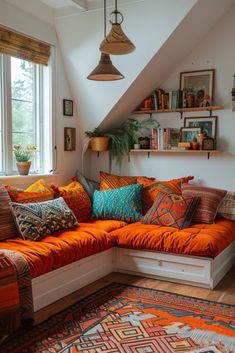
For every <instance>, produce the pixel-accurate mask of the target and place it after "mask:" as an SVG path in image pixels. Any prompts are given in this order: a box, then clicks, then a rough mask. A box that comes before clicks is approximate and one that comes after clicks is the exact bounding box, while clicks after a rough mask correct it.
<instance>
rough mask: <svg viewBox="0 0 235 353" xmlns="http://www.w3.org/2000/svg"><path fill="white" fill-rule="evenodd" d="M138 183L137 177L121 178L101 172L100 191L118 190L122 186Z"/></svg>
mask: <svg viewBox="0 0 235 353" xmlns="http://www.w3.org/2000/svg"><path fill="white" fill-rule="evenodd" d="M136 182H137V178H136V177H131V176H120V175H113V174H109V173H105V172H100V190H110V189H117V188H120V187H122V186H127V185H132V184H136Z"/></svg>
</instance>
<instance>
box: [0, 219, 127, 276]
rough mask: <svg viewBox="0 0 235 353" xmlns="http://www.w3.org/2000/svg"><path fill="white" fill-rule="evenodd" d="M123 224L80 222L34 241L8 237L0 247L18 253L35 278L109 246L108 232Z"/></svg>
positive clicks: (119, 222) (110, 245)
mask: <svg viewBox="0 0 235 353" xmlns="http://www.w3.org/2000/svg"><path fill="white" fill-rule="evenodd" d="M125 225H126V223H125V222H123V221H89V222H87V223H80V227H76V228H73V229H68V230H66V231H60V232H56V233H54V234H53V236H52V235H50V236H46V237H44V238H42V239H41V240H40V241H37V242H32V241H29V240H28V241H27V240H23V239H21V238H14V239H9V240H6V241H4V242H1V243H0V249H8V250H12V251H17V252H19V253H21V254H22V255H23V256H24V258H25V259H26V260H27V262H28V264H29V268H30V273H31V276H32V278H34V277H37V276H40V275H42V274H44V273H47V272H50V271H53V270H55V269H57V268H59V267H62V266H65V265H67V264H70V263H72V262H74V261H77V260H80V259H82V258H84V257H87V256H90V255H94V254H97V253H99V252H102V251H105V250H107V249H110V248H111V247H112V246H113V244H112V242H111V240H110V239H109V237H108V232H110V231H113V230H115V229H118V228H120V227H123V226H125Z"/></svg>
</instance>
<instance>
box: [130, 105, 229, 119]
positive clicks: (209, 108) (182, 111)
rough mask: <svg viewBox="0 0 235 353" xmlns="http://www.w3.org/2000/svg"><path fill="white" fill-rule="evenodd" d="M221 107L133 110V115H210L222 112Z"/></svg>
mask: <svg viewBox="0 0 235 353" xmlns="http://www.w3.org/2000/svg"><path fill="white" fill-rule="evenodd" d="M223 109H224V107H223V106H222V105H211V106H208V107H194V108H177V109H158V110H135V111H134V112H133V114H138V115H139V114H159V113H181V117H182V113H185V112H205V111H208V112H210V115H211V114H212V111H213V110H223Z"/></svg>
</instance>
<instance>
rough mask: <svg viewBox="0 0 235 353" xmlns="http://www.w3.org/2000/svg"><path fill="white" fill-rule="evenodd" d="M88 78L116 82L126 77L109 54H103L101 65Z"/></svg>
mask: <svg viewBox="0 0 235 353" xmlns="http://www.w3.org/2000/svg"><path fill="white" fill-rule="evenodd" d="M104 38H106V0H104ZM87 78H88V80H93V81H116V80H121V79H123V78H124V76H123V75H122V74H121V72H119V71H118V69H116V67H115V66H114V65H113V64H112V61H111V59H110V56H109V54H106V53H103V52H101V57H100V61H99V64H98V65H97V66H96V68H95V69H94V70H93V71H92V72H91V73H90V74H89V75H88V76H87Z"/></svg>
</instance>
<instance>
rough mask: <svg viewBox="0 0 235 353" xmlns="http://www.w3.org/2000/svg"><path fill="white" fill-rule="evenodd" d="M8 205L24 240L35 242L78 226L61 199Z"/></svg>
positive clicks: (72, 214)
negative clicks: (59, 231)
mask: <svg viewBox="0 0 235 353" xmlns="http://www.w3.org/2000/svg"><path fill="white" fill-rule="evenodd" d="M10 205H11V209H12V213H13V216H14V220H15V223H16V225H17V228H18V230H19V233H20V236H21V237H22V238H23V239H25V240H37V239H39V238H41V237H43V236H45V235H49V234H51V233H54V232H56V231H58V230H62V229H68V228H71V227H74V226H77V225H78V223H77V219H76V217H75V215H74V213H73V212H72V211H71V210H70V208H69V207H68V206H67V204H66V203H65V201H64V199H63V198H62V197H60V198H58V199H55V200H50V201H44V202H38V203H28V204H20V203H16V202H11V203H10Z"/></svg>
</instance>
